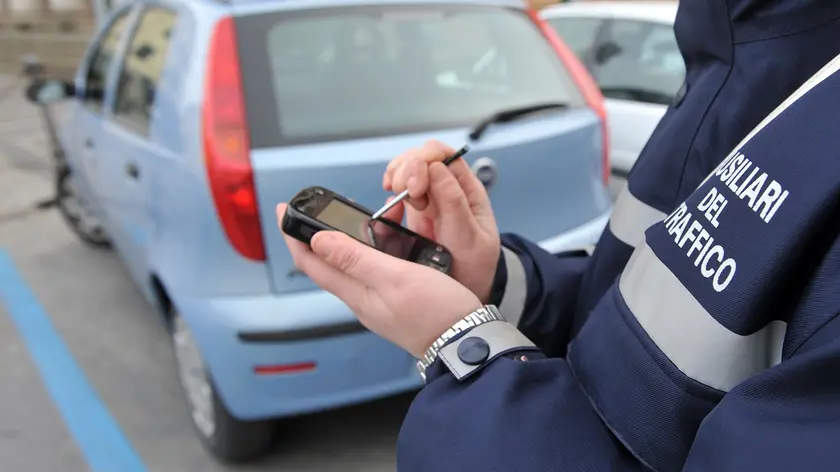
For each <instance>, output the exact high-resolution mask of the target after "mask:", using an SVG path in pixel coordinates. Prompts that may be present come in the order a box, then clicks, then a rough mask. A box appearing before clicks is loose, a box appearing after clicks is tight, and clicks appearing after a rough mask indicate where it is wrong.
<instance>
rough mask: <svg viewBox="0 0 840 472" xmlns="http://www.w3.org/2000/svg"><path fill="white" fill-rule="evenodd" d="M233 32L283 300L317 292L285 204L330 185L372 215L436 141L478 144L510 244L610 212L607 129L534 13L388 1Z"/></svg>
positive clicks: (265, 18) (287, 16) (290, 16)
mask: <svg viewBox="0 0 840 472" xmlns="http://www.w3.org/2000/svg"><path fill="white" fill-rule="evenodd" d="M234 25H235V31H236V43H237V44H238V47H237V50H238V56H239V63H240V70H241V80H242V84H241V86H242V89H243V90H244V105H245V106H244V108H245V110H246V111H245V116H246V119H247V129H248V139H249V142H250V165H251V167H252V170H253V185H254V187H255V190H256V202H257V207H258V213H259V225H260V228H261V232H262V239H263V244H264V257H265V258H266V260H267V267H268V270H269V273H270V277H271V279H272V283H273V287H274V290H275V291H276V292H278V293H284V292H293V291H300V290H308V289H312V288H314V285H313V283H312V282H311V281H309V280H308V279H307V278H306V277H305V276H303V275H302V274H300V273H299V272H297V271H296V270H295V268H294V264H293V262H292V260H291V257H290V255H289V252H288V250H287V248H286V246H285V244H284V242H283V238H282V235H281V233H280V231H279V230H278V229H277V220H276V216H275V213H274V208H275V205H276V204H277V203H279V202H283V201H288V200H289V199H290V198H291V197H292V196H293V195H294V194H295V193H297V192H298V191H299V190H301V189H302V188H304V187H307V186H311V185H320V186H324V187H326V188H329V189H331V190H334V191H336V192H338V193H340V194H342V195H345V196H347V197H348V198H352V199H354V200H356V201H357V202H359V203H360V204H362V205H364V206H367V207H368V208H370V209H372V210H375V209H376V208H378V207H379V206H380V205H381V204H383V203H384V201H385V199H386V198H387V197H388V195H389V194H388V193H387V192H385V191H384V190H382V173H383V171H384V170H385V166H386V165H387V163H388V162H389V161H390V160H391V159H392V158H393V157H395V156H396V155H398V154H400V153H401V152H404V151H406V150H407V149H409V148H412V147H418V146H420V145H422V144H423V143H424V142H425V141H426V140H429V139H437V140H440V141H443V142H445V143H447V144H449V145H451V146H452V147H455V148H458V147H461V146H462V145H463V144H465V143H469V144H470V146H471V148H472V151H471V152H470V153H469V154H468V155H467V156H466V160H467V161H468V162H469V163H470V165H472V166H474V169H475V170H476V171H477V173H478V174H479V175H480V177H481V178H482V180H483V181H485V182H487V184H488V188H489V193H490V196H491V198H492V201H493V205H494V209H495V212H496V216H497V219H498V222H499V225H500V227H501V229H502V231H515V232H517V233H519V234H522V235H524V236H526V237H528V238H530V239H532V240H541V239H544V238H548V237H551V236H555V235H557V234H560V233H563V232H564V231H567V230H569V229H572V228H574V227H576V226H578V225H581V224H583V223H586V222H588V221H591V220H593V219H594V218H596V217H597V216H600V215H601V214H602V213H603V212H604V211H606V210H607V209H608V208H609V205H610V198H609V192H608V191H607V189H606V186H605V182H604V176H605V175H606V172H605V169H604V165H605V162H604V161H605V156H604V149H603V143H604V123H603V119H602V117H601V116H599V112H596V110H594V109H593V107H592V106H591V105H592V104H591V103H587V98H586V97H585V96H584V94H583V93H582V92H581V90H580V86H579V84H577V83H576V80H575V78H573V77H572V75H571V74H569V73H568V72H567V70H566V69H565V68H564V66H563V61H561V60H560V58H559V56H558V54H557V52H558V51H557V50H556V48H553V47H552V45H551V44H550V41H548V40H546V37H545V36H544V35H545V34H546V32H545V29H546V28H541V27H540V25H539V23H537V22H535V18H534V16H533V15H529V14H526V13H525V12H524V11H521V10H516V9H510V8H502V7H500V6H492V5H476V4H474V3H472V4H463V5H462V4H453V3H437V2H432V3H427V4H411V5H405V4H388V3H377V4H375V5H356V6H346V5H345V6H341V7H335V8H317V9H311V10H284V11H276V12H269V13H266V12H261V13H259V14H241V15H238V16H236V17H235V19H234ZM543 26H544V25H543ZM553 39H556V37H555V38H553ZM555 46H556V45H555ZM543 104H548V106H547V107H545V109H543V110H541V111H537V112H533V113H518V114H517V113H514V115H511V116H507V117H504V116H503V115H501V118H502V120H501V121H505V122H503V123H495V122H493V121H494V120H493V119H488V118H490V117H493V116H494V115H497V114H498V113H499V112H500V111H510V110H516V109H518V108H522V107H529V106H532V105H538V106H539V105H543ZM516 115H521V116H516ZM496 121H498V120H496ZM482 122H485V123H484V124H486V125H487V126H485V127H483V128H484V129H483V132H480V133H479V134H480V135H479V136H473V138H477V139H471V138H470V134H471V133H472V132H474V131H482V130H477V128H476V127H477V126H478V125H479V124H481V123H482Z"/></svg>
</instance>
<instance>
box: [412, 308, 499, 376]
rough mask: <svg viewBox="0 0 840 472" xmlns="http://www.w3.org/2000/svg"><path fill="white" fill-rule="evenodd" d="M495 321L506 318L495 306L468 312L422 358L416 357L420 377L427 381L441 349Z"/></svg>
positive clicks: (433, 343) (434, 342) (435, 341)
mask: <svg viewBox="0 0 840 472" xmlns="http://www.w3.org/2000/svg"><path fill="white" fill-rule="evenodd" d="M494 321H504V317H503V316H502V315H501V313H500V312H499V310H498V309H497V308H496V307H495V306H493V305H484V306H480V307H479V308H477V309H474V310H472V311H470V312H467V313H466V314H465V315H464V316H463V317H462V318H460V319H459V320H458V321H456V322H454V323H453V324H452V325H451V326H449V327H448V329H446V331H444V332H443V333H442V334H441V335H440V336H439V337H438V338H437V339H435V340H434V341H433V342H432V343H431V345H430V346H429V348H428V349H426V350H425V351H424V352H423V353H422V354H421V355H420V356H415V357H417V359H418V362H417V368H418V370H419V371H420V375H421V376H423V378H424V379H425V370H426V369H427V368H428V367H429V366H430V365H432V364H433V363H434V361H435V360H436V359H437V357H438V354H439V353H440V351H441V349H443V348H444V347H446V346H447V345H449V344H450V343H452V342H455V341H457V340H458V339H460V338H461V337H462V336H464V335H465V334H466V333H467V332H469V331H471V330H472V329H473V328H475V327H477V326H481V325H483V324H486V323H490V322H494Z"/></svg>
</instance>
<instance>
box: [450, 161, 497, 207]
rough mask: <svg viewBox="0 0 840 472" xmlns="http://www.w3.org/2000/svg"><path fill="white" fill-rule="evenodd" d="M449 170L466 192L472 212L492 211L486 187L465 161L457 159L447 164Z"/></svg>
mask: <svg viewBox="0 0 840 472" xmlns="http://www.w3.org/2000/svg"><path fill="white" fill-rule="evenodd" d="M449 171H450V172H452V174H453V175H454V176H455V178H456V179H457V180H458V185H460V186H461V188H462V189H464V194H466V196H467V199H468V200H469V202H470V207H472V209H473V212H474V213H476V214H479V213H484V212H488V211H489V212H492V209H491V208H490V197H489V196H488V195H487V189H485V188H484V184H482V183H481V181H480V180H478V177H476V176H475V174H474V173H473V171H472V170H471V169H470V166H469V164H467V161H465V160H464V159H457V160H456V161H455V162H453V163H451V164H449Z"/></svg>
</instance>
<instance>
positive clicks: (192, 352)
mask: <svg viewBox="0 0 840 472" xmlns="http://www.w3.org/2000/svg"><path fill="white" fill-rule="evenodd" d="M172 341H173V345H174V350H175V359H176V362H177V365H178V377H179V379H180V381H181V386H182V387H183V389H184V396H185V397H186V400H187V406H188V407H189V410H190V416H191V418H192V423H193V426H194V427H195V430H196V432H197V433H198V436H199V438H200V439H201V442H202V443H203V444H204V447H205V448H207V449H208V450H209V451H210V453H211V454H212V455H213V456H215V457H216V458H217V459H219V460H220V461H222V462H225V463H240V462H247V461H251V460H254V459H258V458H259V457H261V456H263V455H265V453H267V452H268V450H269V449H270V447H271V445H272V442H273V436H274V422H273V421H269V420H266V421H241V420H238V419H236V418H234V417H233V415H231V413H230V412H229V411H228V409H227V408H226V407H225V405H224V403H222V401H221V399H220V398H219V395H217V393H216V388H215V386H214V385H213V380H212V379H211V377H210V375H209V372H208V371H207V368H206V367H205V364H204V360H203V359H202V357H201V352H200V350H199V349H198V345H197V344H196V342H195V338H194V337H193V335H192V333H191V331H190V329H189V327H188V326H187V324H186V323H185V322H184V320H183V318H182V317H181V316H179V315H178V314H177V313H174V314H173V316H172Z"/></svg>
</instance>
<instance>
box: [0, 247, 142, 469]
mask: <svg viewBox="0 0 840 472" xmlns="http://www.w3.org/2000/svg"><path fill="white" fill-rule="evenodd" d="M0 302H2V303H3V304H4V305H5V306H6V309H7V311H8V312H9V315H10V316H11V318H12V322H13V323H14V324H15V326H16V327H17V330H18V332H19V333H20V335H21V337H22V338H23V341H24V343H25V344H26V347H27V349H28V350H29V354H30V356H31V357H32V359H33V361H34V362H35V365H36V366H37V367H38V370H39V371H40V373H41V379H42V380H43V382H44V384H45V385H46V387H47V391H48V392H49V394H50V396H51V397H52V400H53V402H54V403H55V404H56V406H57V407H58V410H59V412H60V413H61V416H62V417H63V418H64V422H65V423H66V424H67V428H68V429H69V430H70V433H71V434H72V435H73V439H75V441H76V443H77V444H78V445H79V448H80V449H81V450H82V453H83V455H84V457H85V459H86V460H87V462H88V465H89V466H90V468H91V470H92V471H93V472H146V471H147V469H146V467H145V466H144V465H143V462H142V461H141V460H140V457H139V456H138V455H137V452H135V450H134V449H133V448H132V446H131V444H130V443H129V442H128V440H127V439H126V438H125V436H124V435H123V433H122V431H120V428H119V426H118V425H117V422H116V421H115V420H114V418H113V417H112V416H111V414H110V413H109V412H108V409H107V408H106V407H105V405H104V404H103V403H102V401H101V400H100V399H99V396H98V395H97V394H96V392H95V391H94V390H93V387H92V386H91V385H90V383H89V382H88V381H87V378H86V377H85V374H84V372H82V369H81V368H79V366H78V364H77V363H76V361H75V360H73V356H72V354H71V353H70V350H69V349H68V348H67V346H66V345H65V344H64V342H63V341H62V340H61V337H60V336H59V335H58V332H56V330H55V328H54V327H53V325H52V323H51V322H50V319H49V317H48V316H47V314H46V312H45V311H44V309H43V308H42V307H41V305H40V304H39V303H38V300H37V299H36V298H35V294H33V293H32V291H31V290H30V289H29V287H28V286H27V285H26V282H24V280H23V278H22V277H21V276H20V274H19V273H18V271H17V269H16V268H15V265H14V262H12V260H11V258H10V257H9V255H8V254H7V253H6V252H5V251H2V250H0Z"/></svg>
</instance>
